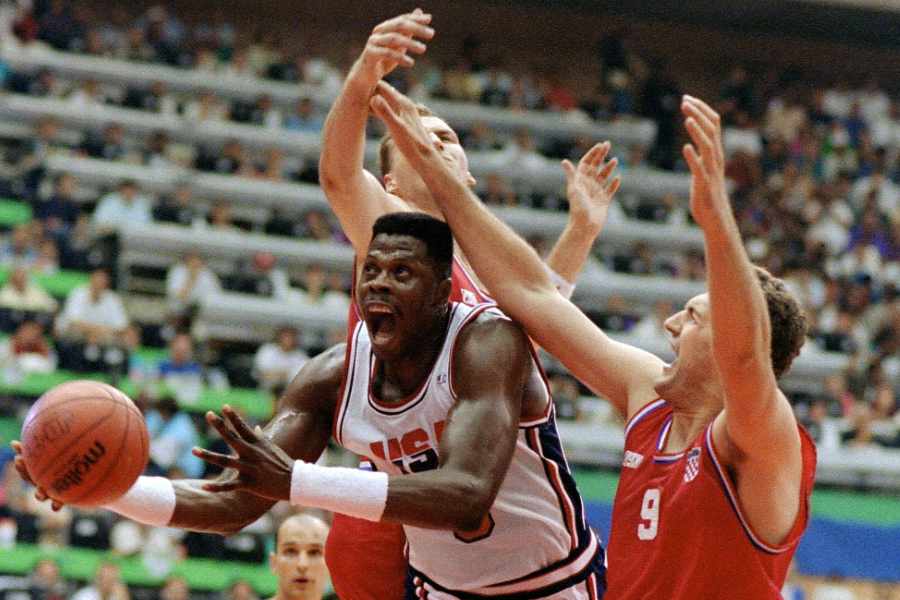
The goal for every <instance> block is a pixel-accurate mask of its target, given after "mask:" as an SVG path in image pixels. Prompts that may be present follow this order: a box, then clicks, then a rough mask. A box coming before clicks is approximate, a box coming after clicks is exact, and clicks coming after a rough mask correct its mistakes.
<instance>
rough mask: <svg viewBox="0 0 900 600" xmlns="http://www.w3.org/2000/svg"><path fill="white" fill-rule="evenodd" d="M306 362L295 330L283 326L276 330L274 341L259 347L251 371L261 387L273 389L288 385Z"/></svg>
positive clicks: (304, 353)
mask: <svg viewBox="0 0 900 600" xmlns="http://www.w3.org/2000/svg"><path fill="white" fill-rule="evenodd" d="M308 360H309V356H308V355H307V354H306V352H304V351H303V349H302V348H300V346H299V334H298V332H297V330H296V329H295V328H294V327H289V326H285V327H281V328H279V329H278V331H277V333H276V334H275V340H274V341H272V342H269V343H267V344H263V345H262V346H260V347H259V350H257V352H256V356H255V357H254V359H253V369H254V372H255V374H256V378H257V379H258V380H259V383H260V386H261V387H263V388H264V389H274V388H275V387H277V386H285V385H287V384H289V383H290V382H291V380H292V379H293V378H294V377H295V376H296V375H297V373H298V372H299V371H300V369H301V367H303V365H304V364H306V361H308Z"/></svg>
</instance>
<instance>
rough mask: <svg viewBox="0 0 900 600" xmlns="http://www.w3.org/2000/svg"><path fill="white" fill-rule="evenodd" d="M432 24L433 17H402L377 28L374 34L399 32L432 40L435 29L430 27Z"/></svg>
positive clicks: (373, 31)
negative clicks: (429, 24)
mask: <svg viewBox="0 0 900 600" xmlns="http://www.w3.org/2000/svg"><path fill="white" fill-rule="evenodd" d="M430 22H431V15H419V16H413V15H401V16H399V17H394V18H393V19H391V20H389V21H385V22H384V23H381V24H380V25H378V26H376V27H375V29H373V30H372V33H388V32H399V33H402V34H404V35H408V36H415V37H418V38H422V39H425V40H430V39H431V38H433V37H434V29H432V28H431V27H429V26H428V23H430Z"/></svg>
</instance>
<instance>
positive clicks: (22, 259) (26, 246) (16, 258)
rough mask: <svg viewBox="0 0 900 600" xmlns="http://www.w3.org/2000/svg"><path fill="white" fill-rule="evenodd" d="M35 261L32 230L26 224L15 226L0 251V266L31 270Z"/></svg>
mask: <svg viewBox="0 0 900 600" xmlns="http://www.w3.org/2000/svg"><path fill="white" fill-rule="evenodd" d="M36 260H37V251H36V249H35V244H34V238H33V237H32V229H31V226H30V225H29V224H28V223H21V224H19V225H16V226H15V227H14V228H13V230H12V234H10V236H9V239H8V240H7V241H6V242H5V243H4V244H3V247H2V249H0V265H3V266H6V267H8V266H10V265H20V266H23V267H26V268H31V267H32V266H33V265H34V262H35V261H36Z"/></svg>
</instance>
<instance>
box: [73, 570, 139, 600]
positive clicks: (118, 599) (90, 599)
mask: <svg viewBox="0 0 900 600" xmlns="http://www.w3.org/2000/svg"><path fill="white" fill-rule="evenodd" d="M130 599H131V594H130V593H129V592H128V586H126V585H125V583H124V582H123V581H122V575H121V573H120V572H119V567H118V565H116V564H114V563H111V562H102V563H100V566H99V567H97V572H96V574H95V575H94V581H93V583H92V584H91V585H89V586H86V587H83V588H81V589H80V590H78V591H77V592H75V594H74V595H73V596H72V600H130Z"/></svg>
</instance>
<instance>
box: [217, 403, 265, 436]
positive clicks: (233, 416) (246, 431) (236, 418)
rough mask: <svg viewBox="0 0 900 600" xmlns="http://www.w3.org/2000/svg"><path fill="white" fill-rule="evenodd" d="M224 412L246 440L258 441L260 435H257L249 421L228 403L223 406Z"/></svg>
mask: <svg viewBox="0 0 900 600" xmlns="http://www.w3.org/2000/svg"><path fill="white" fill-rule="evenodd" d="M222 414H223V415H225V418H226V419H228V421H229V422H230V423H231V425H232V427H234V430H235V431H236V432H237V433H238V435H240V436H241V438H243V439H244V440H245V441H247V442H250V443H251V444H252V443H255V442H258V441H259V437H258V436H257V435H256V432H254V431H253V430H252V429H250V426H249V425H247V422H246V421H245V420H244V419H242V418H241V415H239V414H237V412H236V411H235V410H234V409H233V408H231V406H229V405H228V404H226V405H225V406H223V407H222Z"/></svg>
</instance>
